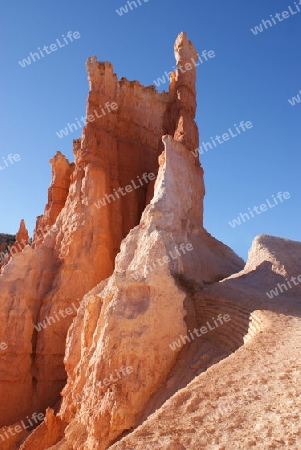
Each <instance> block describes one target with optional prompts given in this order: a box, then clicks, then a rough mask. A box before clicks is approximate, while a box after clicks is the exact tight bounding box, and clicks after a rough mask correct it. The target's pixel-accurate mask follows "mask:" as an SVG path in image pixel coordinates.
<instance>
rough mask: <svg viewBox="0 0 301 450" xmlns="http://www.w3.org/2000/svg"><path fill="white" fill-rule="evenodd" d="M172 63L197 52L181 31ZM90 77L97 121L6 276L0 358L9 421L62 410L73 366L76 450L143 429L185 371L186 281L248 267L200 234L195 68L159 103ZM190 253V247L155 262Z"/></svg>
mask: <svg viewBox="0 0 301 450" xmlns="http://www.w3.org/2000/svg"><path fill="white" fill-rule="evenodd" d="M175 55H176V60H177V65H180V64H185V63H187V61H188V60H191V58H195V59H196V57H197V54H196V51H195V49H194V48H193V46H192V44H191V43H190V42H189V41H188V39H187V37H186V35H185V34H181V35H180V36H179V37H178V39H177V41H176V44H175ZM87 69H88V74H89V85H90V92H89V96H88V105H87V121H88V123H87V125H86V126H85V127H84V130H83V135H82V138H81V139H79V140H76V141H74V142H73V150H74V154H75V162H74V164H70V163H69V162H68V161H67V159H66V158H65V157H64V156H63V155H62V154H61V153H60V152H58V153H57V154H56V155H55V157H54V158H53V159H52V160H51V164H52V181H51V186H50V188H49V191H48V203H47V206H46V208H45V212H44V215H43V216H40V217H39V218H38V221H37V226H36V230H35V235H34V245H33V246H32V247H30V246H27V247H26V248H25V249H24V250H23V252H22V253H20V254H17V255H15V256H14V257H13V258H12V259H11V261H10V262H9V264H7V266H6V267H4V268H3V272H2V274H1V277H0V320H1V327H0V330H1V331H0V342H2V340H4V341H5V342H7V343H8V347H7V349H6V350H5V351H4V352H3V353H2V354H1V355H0V390H1V392H0V395H1V398H2V399H3V403H2V404H1V405H0V426H1V425H8V424H10V423H12V422H15V421H17V420H22V419H24V417H26V415H28V414H31V413H33V412H37V413H40V412H45V409H46V408H47V407H48V406H52V407H53V406H54V405H55V404H56V403H57V401H58V399H59V393H60V390H61V389H62V388H63V387H64V386H65V384H66V371H67V374H68V382H67V386H66V387H65V389H64V401H63V406H62V409H61V417H62V419H63V421H65V422H68V427H67V429H66V435H65V440H66V442H68V443H67V444H66V445H70V446H71V447H70V448H73V447H72V445H75V444H74V442H75V436H77V437H76V439H79V440H77V441H76V445H77V447H76V448H82V449H88V448H89V449H92V448H99V449H100V448H105V446H106V445H108V444H109V443H110V442H112V441H113V440H114V439H115V438H117V437H118V436H119V435H120V434H121V433H122V432H123V431H124V430H126V429H128V428H130V427H132V426H135V424H136V422H137V420H138V417H139V415H140V414H141V411H142V410H143V408H144V407H145V406H146V404H147V402H148V400H149V397H150V396H151V395H152V394H153V393H154V392H156V390H157V389H158V387H159V386H160V383H162V381H163V380H164V379H165V378H166V376H167V374H168V372H169V371H170V370H171V367H172V366H173V364H174V363H175V360H176V357H177V353H176V352H170V349H168V343H169V342H170V340H171V341H172V340H173V339H175V337H176V336H178V334H179V333H185V332H186V324H185V321H184V317H185V315H186V312H185V308H184V300H185V298H186V294H185V292H184V291H183V290H182V289H181V288H180V287H179V286H178V283H177V281H176V280H177V276H187V277H190V278H193V279H195V280H197V281H198V282H199V283H200V284H202V283H203V281H210V280H213V279H214V278H215V277H216V275H217V274H222V275H223V276H227V275H229V274H231V273H233V272H236V271H237V270H239V269H240V268H242V265H243V263H242V261H241V260H240V259H239V258H238V257H237V256H236V255H235V254H234V253H233V252H232V251H231V250H230V249H228V248H227V247H226V246H224V245H223V244H221V243H220V242H218V241H216V240H215V239H213V238H212V237H211V236H210V235H209V234H208V233H207V232H206V231H205V230H204V229H203V198H204V194H205V189H204V181H203V169H202V168H201V167H200V164H199V161H198V160H197V159H196V158H195V157H194V156H193V155H192V154H191V153H190V152H191V150H193V149H195V148H196V147H197V146H198V130H197V127H196V124H195V122H194V117H195V110H196V101H195V76H196V72H195V68H194V67H193V68H191V70H188V71H187V72H186V73H183V74H182V73H180V72H179V71H178V73H177V74H175V75H174V76H173V77H172V80H171V86H170V92H169V93H165V92H163V93H162V94H160V93H158V92H157V91H156V90H155V89H154V88H153V87H144V86H142V85H140V83H138V82H137V81H133V82H130V81H128V80H126V79H124V78H121V79H120V80H118V79H117V77H116V75H115V74H114V73H113V67H112V65H111V64H110V63H107V62H106V63H99V62H97V60H96V58H95V57H91V58H89V59H88V62H87ZM162 136H164V139H163V141H164V143H162ZM163 150H164V152H163V153H162V151H163ZM161 153H162V154H161ZM159 155H161V156H160V158H159V161H160V170H159V163H158V157H159ZM158 170H159V173H158ZM150 174H154V177H152V178H150V177H149V175H150ZM155 178H156V182H154V179H155ZM150 180H151V181H150ZM129 186H130V187H131V189H130V188H129ZM126 187H127V190H126ZM140 219H141V221H140ZM139 222H140V224H139ZM138 224H139V226H137V225H138ZM121 242H122V246H121V252H120V253H119V255H118V257H117V260H116V266H115V257H116V255H117V254H118V252H119V251H120V245H121ZM188 244H190V245H191V246H192V249H193V251H191V252H189V251H188V250H187V251H186V253H182V254H180V256H178V257H176V258H172V259H171V260H170V261H169V262H168V263H164V264H162V267H161V264H159V263H158V264H156V261H157V260H160V261H162V258H165V259H166V257H167V256H168V255H169V254H170V253H169V252H172V251H175V248H178V246H180V245H185V246H186V245H188ZM178 251H179V250H178ZM154 263H155V267H153V269H154V270H151V269H150V268H149V267H150V266H151V265H154ZM114 267H115V271H114ZM147 267H148V268H147ZM112 274H113V275H112ZM137 274H138V277H137V278H135V277H136V276H137ZM109 277H110V278H109ZM104 280H106V281H104ZM85 294H86V296H85V299H84V300H83V301H82V303H81V307H80V309H79V311H77V308H78V307H79V303H80V301H81V300H82V299H83V296H84V295H85ZM67 310H68V311H69V312H67ZM75 316H76V320H75V322H74V323H73V325H72V327H71V328H70V325H71V323H72V320H73V318H74V317H75ZM69 328H70V330H69V334H68V339H67V347H66V336H67V331H68V329H69ZM146 352H149V356H148V358H145V354H146ZM64 355H65V365H66V371H65V367H64V364H63V358H64ZM122 367H132V369H133V371H132V373H131V374H130V375H129V376H126V377H124V380H122V381H123V382H118V383H117V384H116V385H115V384H112V386H111V384H110V388H109V389H108V390H103V389H100V388H99V382H100V381H101V380H103V379H104V378H106V376H109V374H110V373H112V372H114V373H117V371H118V373H119V370H120V369H121V368H122ZM123 370H125V369H123ZM120 380H121V378H120V379H119V381H120ZM76 394H78V395H81V400H80V402H79V401H78V400H77V398H78V397H76ZM96 406H97V408H96ZM93 408H96V411H97V413H95V414H91V413H90V411H91V409H93ZM51 417H52V416H51ZM50 422H51V424H52V425H51V427H53V429H55V430H56V432H55V433H54V435H55V436H56V437H54V435H53V440H52V441H51V436H49V434H50V435H51V432H50V431H49V427H48V426H47V425H46V427H45V430H44V432H45V433H44V432H43V433H44V434H45V440H43V439H42V441H41V442H45V445H49V446H50V442H52V444H56V441H57V440H58V439H59V437H58V436H59V434H60V433H61V434H62V429H63V428H64V427H62V425H61V422H60V420H58V423H56V421H55V420H52V419H51V418H50V416H49V423H50ZM79 429H80V430H81V432H78V430H79ZM39 430H40V429H39ZM39 432H40V431H39ZM46 437H47V439H46ZM32 439H34V437H32ZM33 442H35V441H33ZM46 442H47V444H46ZM71 442H73V443H72V444H71ZM43 445H44V444H43ZM45 445H44V447H43V446H42V443H41V448H46V447H45ZM66 448H67V447H66ZM68 448H69V447H68Z"/></svg>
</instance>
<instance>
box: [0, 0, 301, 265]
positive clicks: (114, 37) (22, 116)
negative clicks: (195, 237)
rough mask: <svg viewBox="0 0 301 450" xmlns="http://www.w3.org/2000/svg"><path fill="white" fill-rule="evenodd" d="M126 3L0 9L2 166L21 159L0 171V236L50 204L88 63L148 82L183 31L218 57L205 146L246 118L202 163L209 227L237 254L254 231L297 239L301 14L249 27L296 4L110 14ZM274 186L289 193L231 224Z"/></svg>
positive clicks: (170, 3) (219, 0) (202, 101)
mask: <svg viewBox="0 0 301 450" xmlns="http://www.w3.org/2000/svg"><path fill="white" fill-rule="evenodd" d="M125 3H126V1H125V0H87V1H85V2H83V1H79V0H72V1H71V0H64V1H63V2H62V1H58V0H51V1H49V0H43V1H40V0H39V1H38V0H35V1H33V0H27V1H26V2H25V1H23V0H22V1H21V0H18V1H16V0H10V1H8V0H6V1H2V2H1V5H0V11H1V27H0V29H1V31H0V33H1V60H2V81H1V91H2V92H1V151H0V164H2V166H3V159H2V158H6V157H7V155H8V154H9V153H13V154H15V153H19V154H20V156H21V161H19V162H17V163H14V164H13V165H10V166H9V167H7V168H5V170H2V171H0V182H1V198H0V211H1V222H0V232H5V233H15V232H16V231H17V229H18V226H19V221H20V219H21V218H24V219H25V222H26V224H27V227H28V229H29V231H30V233H32V230H33V228H34V225H35V220H36V216H37V215H40V214H42V213H43V211H44V206H45V203H46V202H47V189H48V187H49V183H50V179H51V170H50V169H51V167H50V164H49V162H48V161H49V159H50V158H51V157H52V156H53V155H54V154H55V153H56V151H57V150H61V151H62V152H63V153H64V154H65V155H66V156H67V157H68V159H69V160H70V161H73V153H72V150H71V149H72V139H76V138H78V137H80V133H77V132H74V133H71V134H70V135H69V136H68V137H64V138H63V139H59V138H58V136H57V135H56V131H59V130H60V129H62V128H64V127H65V126H66V125H67V123H68V122H74V119H75V117H80V116H81V115H85V108H86V98H87V94H88V82H87V74H86V70H85V61H86V59H87V58H88V57H89V56H91V55H96V56H97V58H98V60H99V61H105V60H107V61H110V62H112V63H113V65H114V68H115V71H116V73H117V74H118V76H119V77H121V76H125V77H127V78H128V79H130V80H134V79H138V80H139V81H140V82H141V83H143V84H146V85H151V84H153V80H155V79H157V78H158V77H160V76H162V75H163V73H164V71H165V70H167V71H170V70H172V67H173V65H174V63H175V62H174V54H173V44H174V40H175V38H176V36H177V34H178V33H179V32H180V31H186V32H187V34H188V36H189V38H190V39H191V40H192V41H193V43H194V45H195V47H196V48H197V50H198V52H199V53H201V52H202V51H203V50H207V51H209V50H213V51H214V52H215V55H216V56H215V58H212V59H210V60H209V61H208V62H206V63H205V64H202V65H201V66H199V67H198V81H197V92H198V97H197V102H198V113H197V123H198V126H199V130H200V134H201V141H208V140H210V136H213V137H214V136H216V134H219V135H221V134H223V133H225V132H227V130H228V128H229V127H232V129H234V127H233V125H234V123H236V124H237V123H239V122H240V121H242V120H244V121H251V122H252V123H253V128H252V129H250V130H248V131H247V132H245V133H242V134H241V135H239V136H237V137H235V138H232V139H231V140H229V141H227V142H225V143H223V144H220V145H218V147H217V148H213V149H212V150H209V151H208V152H207V153H206V154H204V155H203V156H202V158H201V159H202V165H203V167H204V169H205V183H206V190H207V193H206V198H205V226H206V228H207V229H208V231H209V232H210V233H211V234H212V235H214V236H216V237H217V238H218V239H220V240H222V241H223V242H225V243H226V244H228V245H229V246H231V247H232V248H234V250H235V251H236V252H237V253H238V254H239V255H241V256H242V257H244V258H246V257H247V251H248V249H249V248H250V246H251V243H252V240H253V238H254V237H255V236H256V235H258V234H260V233H267V234H272V235H276V236H282V237H286V238H290V239H295V240H299V241H301V229H300V217H301V213H300V192H301V181H300V169H301V154H300V149H301V145H300V144H301V127H300V121H301V103H300V104H296V105H295V106H291V105H290V104H289V102H288V99H289V98H292V97H293V96H296V95H297V94H298V92H299V90H301V78H300V72H301V60H300V42H301V13H299V14H295V15H293V16H290V17H289V18H288V19H286V20H283V22H281V23H277V25H273V27H271V28H269V29H267V30H265V31H263V32H262V33H259V34H258V35H257V36H255V35H253V33H252V32H251V31H250V28H253V27H254V26H255V25H258V24H259V23H260V22H261V20H262V19H269V18H270V14H272V15H275V14H276V13H277V12H278V13H282V12H283V11H285V10H288V6H291V7H293V8H295V6H294V1H293V0H273V1H271V0H269V1H264V2H263V1H259V0H256V1H253V2H250V1H246V0H231V1H225V0H215V1H212V0H202V1H196V0H185V2H184V1H183V2H182V1H181V2H180V1H175V0H149V1H148V2H147V3H145V2H144V0H141V3H142V5H141V6H139V7H138V8H137V9H135V10H133V11H130V12H129V13H127V14H125V15H123V16H122V17H120V16H119V15H118V14H117V13H116V11H115V10H116V9H117V8H119V7H121V6H123V5H124V4H125ZM300 8H301V6H300ZM294 10H295V9H294ZM68 31H78V32H79V33H80V34H81V38H80V39H78V40H76V41H74V42H73V43H70V44H69V45H67V46H65V47H64V48H60V49H58V50H57V51H56V52H53V53H51V54H49V55H46V56H45V57H44V58H43V59H41V60H38V61H36V62H35V63H32V64H31V65H30V66H27V67H25V68H22V67H21V66H20V65H19V64H18V61H20V60H22V59H23V58H25V57H27V56H28V55H29V53H30V52H35V51H37V48H38V47H40V48H42V47H43V46H44V45H47V46H49V45H50V44H51V43H55V41H56V39H57V38H61V41H62V34H64V35H66V34H67V32H68ZM165 88H167V85H165ZM183 190H185V186H183ZM279 191H282V192H284V191H288V192H289V193H290V195H291V198H290V199H289V200H286V201H285V202H284V203H282V204H280V205H279V206H277V207H274V208H273V209H268V210H267V211H266V212H263V213H261V215H256V217H254V218H252V219H251V220H250V221H247V222H245V223H242V224H241V225H240V226H238V227H236V228H231V226H230V225H229V223H228V222H229V221H231V220H232V219H234V218H235V217H237V216H238V215H239V213H240V212H241V213H244V212H247V210H248V207H250V208H253V206H254V205H260V204H262V203H264V202H266V199H267V198H268V199H270V200H271V196H272V195H276V194H277V193H278V192H279ZM112 226H114V224H112Z"/></svg>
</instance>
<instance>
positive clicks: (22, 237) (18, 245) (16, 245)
mask: <svg viewBox="0 0 301 450" xmlns="http://www.w3.org/2000/svg"><path fill="white" fill-rule="evenodd" d="M7 242H9V241H6V243H5V242H2V246H1V247H0V249H1V248H2V249H3V250H0V251H1V259H0V268H1V267H3V266H5V265H6V264H7V263H8V261H9V260H10V259H11V258H12V257H13V255H15V254H16V253H20V252H22V250H23V249H24V248H25V247H26V245H27V244H28V243H29V235H28V231H27V229H26V226H25V222H24V219H22V220H21V222H20V228H19V231H18V232H17V234H16V236H15V238H14V240H13V242H11V241H10V242H11V245H7Z"/></svg>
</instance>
